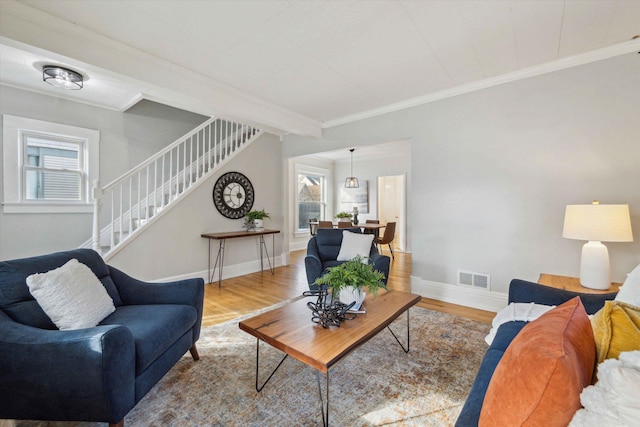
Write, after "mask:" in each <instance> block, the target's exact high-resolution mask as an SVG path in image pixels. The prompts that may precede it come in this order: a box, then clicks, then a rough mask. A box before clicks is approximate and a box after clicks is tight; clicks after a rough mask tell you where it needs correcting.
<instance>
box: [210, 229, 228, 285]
mask: <svg viewBox="0 0 640 427" xmlns="http://www.w3.org/2000/svg"><path fill="white" fill-rule="evenodd" d="M224 246H225V239H221V240H220V243H219V245H218V256H216V263H215V264H214V265H213V271H212V272H211V276H210V277H209V283H211V282H212V281H213V276H214V275H215V274H216V267H217V266H218V262H220V268H219V269H218V287H219V288H220V287H221V286H222V266H223V265H224ZM209 260H211V240H209ZM209 263H211V261H209Z"/></svg>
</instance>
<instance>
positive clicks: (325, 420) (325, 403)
mask: <svg viewBox="0 0 640 427" xmlns="http://www.w3.org/2000/svg"><path fill="white" fill-rule="evenodd" d="M326 378H327V384H326V390H325V395H326V398H325V400H323V399H322V387H321V386H320V371H316V382H317V383H318V397H319V398H320V411H321V412H322V425H323V426H324V427H329V371H327V375H326Z"/></svg>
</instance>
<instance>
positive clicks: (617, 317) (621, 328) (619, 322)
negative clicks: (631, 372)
mask: <svg viewBox="0 0 640 427" xmlns="http://www.w3.org/2000/svg"><path fill="white" fill-rule="evenodd" d="M591 327H592V328H593V336H594V338H595V340H596V350H597V351H598V363H601V362H603V361H604V360H605V359H617V358H618V356H620V353H622V352H623V351H633V350H640V308H638V307H635V306H633V305H630V304H626V303H624V302H621V301H606V302H605V304H604V307H602V308H601V309H600V311H598V312H597V313H596V314H595V315H594V316H593V318H592V319H591Z"/></svg>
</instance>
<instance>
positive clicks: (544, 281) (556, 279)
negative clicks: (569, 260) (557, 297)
mask: <svg viewBox="0 0 640 427" xmlns="http://www.w3.org/2000/svg"><path fill="white" fill-rule="evenodd" d="M538 283H539V284H541V285H545V286H551V287H553V288H558V289H564V290H566V291H573V292H581V293H583V294H607V293H610V292H618V291H619V290H620V286H622V283H611V286H609V289H604V290H599V289H591V288H586V287H584V286H582V285H581V284H580V279H579V278H577V277H568V276H556V275H555V274H546V273H541V274H540V277H539V278H538Z"/></svg>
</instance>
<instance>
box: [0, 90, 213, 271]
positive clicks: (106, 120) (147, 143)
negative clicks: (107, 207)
mask: <svg viewBox="0 0 640 427" xmlns="http://www.w3.org/2000/svg"><path fill="white" fill-rule="evenodd" d="M0 113H1V114H10V115H14V116H20V117H26V118H31V119H38V120H45V121H49V122H54V123H61V124H67V125H73V126H79V127H85V128H89V129H95V130H98V131H100V181H101V183H102V184H103V185H104V184H107V183H108V182H110V181H112V180H113V179H115V178H117V177H118V176H120V175H121V174H123V173H124V172H126V171H127V170H128V169H130V168H131V167H133V166H135V165H137V164H138V163H140V162H141V161H143V160H144V159H146V158H147V157H149V156H150V155H152V154H154V153H155V152H157V151H159V150H160V149H161V148H163V147H165V146H166V145H168V144H169V143H171V142H173V141H174V140H175V139H177V138H178V137H180V136H182V135H184V134H185V133H187V132H188V131H189V130H191V129H193V128H194V127H196V126H197V125H198V124H200V123H202V122H203V121H205V120H206V117H203V116H201V115H197V114H192V113H188V112H185V111H182V110H177V109H174V108H170V107H166V106H162V105H159V104H156V103H153V102H149V101H143V102H141V103H139V104H137V105H136V106H134V107H133V108H131V109H130V110H129V111H128V112H126V113H120V112H116V111H112V110H107V109H104V108H98V107H92V106H89V105H85V104H79V103H76V102H72V101H67V100H63V99H59V98H55V97H51V96H46V95H41V94H37V93H33V92H27V91H23V90H19V89H15V88H11V87H7V86H0ZM0 144H1V141H0ZM0 155H1V150H0ZM1 187H2V186H0V191H2V189H1ZM91 224H92V215H91V214H48V215H47V214H4V213H3V212H1V211H0V259H12V258H18V257H24V256H30V255H38V254H43V253H47V252H52V251H57V250H64V249H71V248H75V247H78V246H79V245H81V244H82V243H83V242H85V241H86V240H87V239H89V238H90V237H91Z"/></svg>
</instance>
